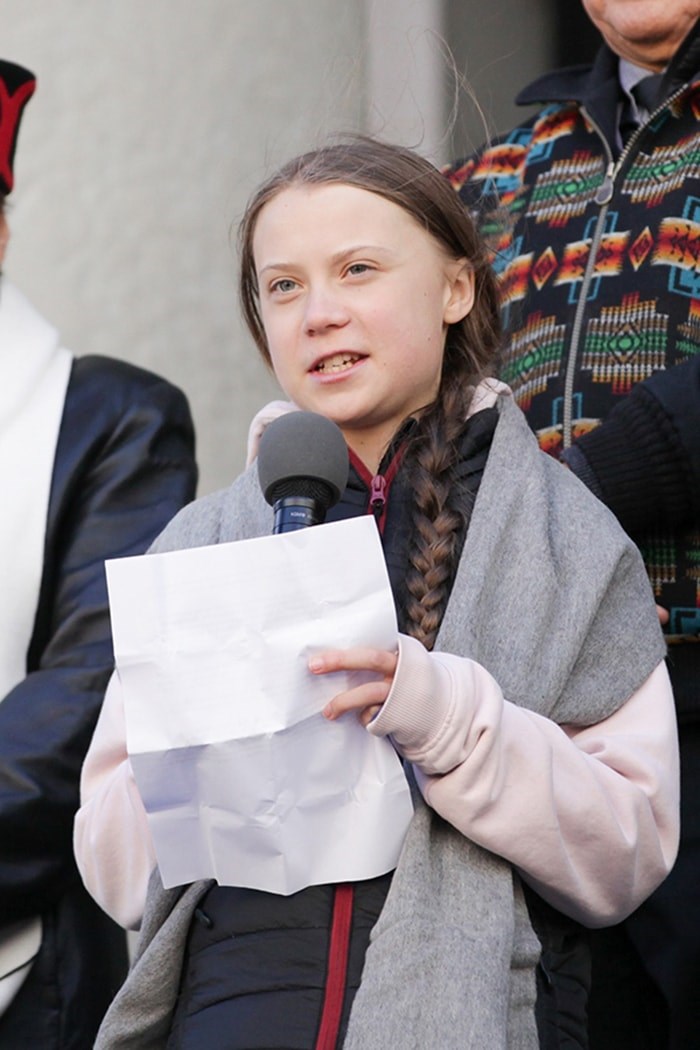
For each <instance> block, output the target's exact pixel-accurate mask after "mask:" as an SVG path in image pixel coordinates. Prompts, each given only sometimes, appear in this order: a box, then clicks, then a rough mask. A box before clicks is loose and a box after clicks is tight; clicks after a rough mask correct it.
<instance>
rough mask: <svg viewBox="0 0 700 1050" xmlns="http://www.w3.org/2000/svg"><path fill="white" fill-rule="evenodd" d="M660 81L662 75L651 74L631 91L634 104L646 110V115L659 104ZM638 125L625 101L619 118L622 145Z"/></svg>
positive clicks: (638, 122)
mask: <svg viewBox="0 0 700 1050" xmlns="http://www.w3.org/2000/svg"><path fill="white" fill-rule="evenodd" d="M662 80H663V74H662V73H651V74H650V75H649V76H648V77H642V79H641V80H639V81H638V82H637V83H636V84H635V85H634V87H633V88H632V89H631V93H632V95H633V96H634V100H635V102H636V103H637V105H638V106H639V107H640V108H641V109H642V110H646V113H647V115H648V114H650V113H653V112H654V110H655V109H656V107H657V106H658V104H659V88H660V86H661V81H662ZM639 125H640V121H639V120H638V118H637V114H636V113H635V112H634V110H633V109H632V106H631V104H630V102H629V101H628V100H625V102H624V103H623V106H622V113H621V116H620V135H621V136H622V142H623V144H624V143H626V142H627V140H628V139H629V137H630V135H632V133H633V132H634V131H636V130H637V128H638V127H639Z"/></svg>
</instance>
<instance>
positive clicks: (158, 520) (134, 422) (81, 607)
mask: <svg viewBox="0 0 700 1050" xmlns="http://www.w3.org/2000/svg"><path fill="white" fill-rule="evenodd" d="M195 485H196V467H195V462H194V435H193V428H192V420H191V417H190V412H189V408H188V405H187V401H186V399H185V397H184V395H183V394H182V393H181V392H180V391H179V390H177V389H176V388H175V387H173V386H171V385H170V384H169V383H167V382H165V381H164V380H161V379H159V378H158V377H156V376H153V375H151V374H150V373H147V372H144V371H142V370H141V369H135V368H133V367H132V366H130V365H126V364H123V363H121V362H114V361H109V360H108V359H105V358H94V357H93V358H81V359H79V360H78V361H76V362H75V363H74V367H73V372H72V375H71V381H70V384H69V389H68V394H67V397H66V403H65V408H64V414H63V419H62V423H61V430H60V434H59V440H58V447H57V452H56V463H55V467H54V474H53V479H52V488H51V497H50V503H49V517H48V525H47V537H46V547H45V563H44V571H43V578H42V584H41V592H40V597H39V608H38V613H37V618H36V623H35V628H34V636H33V638H32V643H31V647H30V651H29V658H28V674H27V677H26V678H25V679H24V680H23V681H22V682H21V683H20V684H19V685H17V686H16V687H15V688H14V689H13V690H12V691H11V692H10V693H9V694H8V695H7V696H6V697H5V698H4V700H3V701H2V703H0V924H5V923H8V922H11V921H13V920H16V919H20V918H22V917H24V916H30V915H34V914H37V913H40V912H41V911H43V910H44V909H45V908H46V907H47V906H49V905H51V904H52V903H53V902H54V901H55V900H56V899H57V898H59V897H60V896H61V894H62V893H63V892H64V890H65V888H66V885H67V884H68V883H69V882H70V881H71V880H72V879H75V878H76V877H77V871H76V869H75V867H74V862H73V850H72V830H73V817H74V814H75V811H76V809H77V806H78V788H79V777H80V769H81V765H82V762H83V757H84V755H85V752H86V750H87V747H88V744H89V742H90V739H91V736H92V732H93V729H94V726H95V722H96V720H97V715H98V713H99V708H100V705H101V702H102V698H103V695H104V690H105V686H106V683H107V680H108V678H109V675H110V673H111V670H112V662H113V657H112V645H111V637H110V625H109V610H108V602H107V591H106V582H105V575H104V560H105V559H106V558H110V557H115V556H122V555H129V554H140V553H142V552H143V551H145V549H146V548H147V547H148V545H149V544H150V543H151V541H152V540H153V539H154V537H155V536H156V535H157V534H158V532H159V531H160V530H161V529H162V528H163V526H164V525H165V524H166V523H167V522H168V520H169V519H170V518H171V517H172V516H173V515H174V514H175V513H176V511H177V510H178V509H179V508H180V507H181V506H183V505H184V504H185V503H187V502H188V501H189V500H191V499H192V498H193V496H194V490H195Z"/></svg>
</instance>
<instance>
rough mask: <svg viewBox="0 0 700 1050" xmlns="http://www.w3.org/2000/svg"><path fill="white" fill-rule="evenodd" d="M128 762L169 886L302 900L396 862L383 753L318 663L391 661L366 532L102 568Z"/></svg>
mask: <svg viewBox="0 0 700 1050" xmlns="http://www.w3.org/2000/svg"><path fill="white" fill-rule="evenodd" d="M107 581H108V586H109V597H110V610H111V616H112V630H113V635H114V648H115V658H116V665H117V671H118V674H119V678H120V681H121V685H122V689H123V692H124V706H125V712H126V724H127V747H128V751H129V755H130V758H131V763H132V766H133V768H134V775H135V777H136V782H137V784H138V787H139V790H140V792H141V795H142V797H143V800H144V804H145V807H146V811H147V813H148V818H149V823H150V826H151V831H152V834H153V839H154V843H155V849H156V855H157V858H158V865H159V867H160V870H161V875H162V877H163V881H164V884H165V886H166V887H168V886H176V885H180V884H182V883H186V882H192V881H193V880H195V879H199V878H211V877H213V878H215V879H216V880H217V881H218V882H219V883H220V884H222V885H232V886H247V887H252V888H255V889H263V890H268V891H271V892H274V893H283V894H289V893H294V892H296V891H297V890H299V889H301V888H302V887H304V886H307V885H312V884H318V883H324V882H342V881H347V880H357V879H366V878H372V877H374V876H376V875H379V874H382V873H383V872H386V871H390V870H391V869H392V868H393V867H394V866H395V864H396V861H397V859H398V854H399V851H400V848H401V844H402V842H403V838H404V835H405V832H406V829H407V827H408V823H409V821H410V819H411V816H412V812H413V810H412V804H411V800H410V793H409V789H408V785H407V783H406V779H405V776H404V773H403V769H402V767H401V763H400V761H399V759H398V757H397V755H396V753H395V752H394V749H393V747H392V745H391V744H390V743H389V741H387V740H383V739H377V738H375V737H373V736H371V735H370V734H369V733H368V732H367V731H366V730H365V729H364V728H363V727H362V726H361V725H360V724H359V722H358V721H357V718H356V716H355V715H354V714H349V715H347V716H345V717H344V718H342V719H340V720H339V721H337V722H327V721H326V719H324V718H323V717H322V715H321V714H320V711H321V709H322V708H323V707H324V706H325V704H326V703H327V701H328V700H329V699H331V697H333V696H334V695H335V694H336V693H338V692H340V691H341V690H343V689H344V688H347V687H348V685H350V684H351V682H353V681H357V676H351V675H348V674H345V673H339V674H335V675H321V676H315V675H312V674H311V673H310V672H309V671H308V668H307V665H308V660H309V657H310V656H311V655H312V654H313V653H315V652H319V651H321V650H322V649H325V648H333V649H336V648H346V647H349V646H352V645H365V644H366V645H373V646H381V647H383V648H389V649H391V648H394V647H395V646H396V641H397V628H396V619H395V613H394V606H393V600H392V596H391V590H390V587H389V581H388V577H387V573H386V567H385V564H384V558H383V555H382V551H381V544H380V541H379V537H378V535H377V530H376V525H375V523H374V521H373V520H372V519H371V518H370V517H360V518H352V519H349V520H347V521H342V522H337V523H332V524H326V525H318V526H315V527H313V528H310V529H302V530H299V531H297V532H293V533H287V534H284V535H278V536H266V537H262V538H260V539H254V540H244V541H241V542H239V543H227V544H221V545H219V546H215V547H200V548H196V549H193V550H185V551H173V552H171V553H167V554H153V555H145V556H143V557H137V558H122V559H117V560H114V561H109V562H107Z"/></svg>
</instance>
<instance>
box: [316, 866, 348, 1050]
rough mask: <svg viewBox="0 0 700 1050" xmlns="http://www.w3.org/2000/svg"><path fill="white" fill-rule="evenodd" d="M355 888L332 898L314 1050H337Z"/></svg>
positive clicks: (340, 889) (338, 891)
mask: <svg viewBox="0 0 700 1050" xmlns="http://www.w3.org/2000/svg"><path fill="white" fill-rule="evenodd" d="M353 897H354V889H353V886H352V884H345V883H344V884H343V885H340V886H336V887H335V891H334V894H333V918H332V920H331V933H330V939H329V944H328V970H327V973H326V988H325V992H324V996H323V1008H322V1010H321V1023H320V1025H319V1029H318V1035H317V1037H316V1042H315V1044H314V1050H336V1047H337V1043H338V1032H339V1031H340V1022H341V1019H342V1016H343V1003H344V1002H345V985H346V982H347V973H348V955H349V953H350V930H351V927H352V905H353Z"/></svg>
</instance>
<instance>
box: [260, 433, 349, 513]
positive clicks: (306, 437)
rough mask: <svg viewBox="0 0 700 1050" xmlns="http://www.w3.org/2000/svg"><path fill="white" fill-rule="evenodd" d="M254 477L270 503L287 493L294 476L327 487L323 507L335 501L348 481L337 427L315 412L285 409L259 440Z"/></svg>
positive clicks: (346, 463) (344, 450) (343, 452)
mask: <svg viewBox="0 0 700 1050" xmlns="http://www.w3.org/2000/svg"><path fill="white" fill-rule="evenodd" d="M258 478H259V480H260V487H261V489H262V491H263V495H264V496H265V499H266V500H267V502H268V503H270V504H273V503H274V502H275V500H276V499H279V498H280V496H281V495H283V494H284V495H286V494H287V493H290V492H291V491H292V490H293V488H294V482H295V480H296V479H300V480H303V481H305V482H309V481H311V482H320V484H321V486H322V488H326V489H327V490H329V492H328V495H329V497H330V499H329V502H328V503H327V507H330V506H332V505H333V504H334V503H337V501H338V500H339V499H340V495H341V493H342V491H343V489H344V488H345V485H346V484H347V480H348V448H347V445H346V444H345V438H344V437H343V435H342V433H341V431H340V428H339V427H338V426H337V425H336V424H335V423H333V422H332V421H331V420H330V419H326V417H325V416H321V415H319V414H318V413H316V412H288V413H286V414H285V415H283V416H280V417H279V418H278V419H275V420H273V422H272V423H270V424H269V425H268V426H267V427H266V428H265V430H264V431H263V435H262V437H261V439H260V445H259V447H258ZM295 494H296V495H302V494H303V493H301V492H298V493H295Z"/></svg>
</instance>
